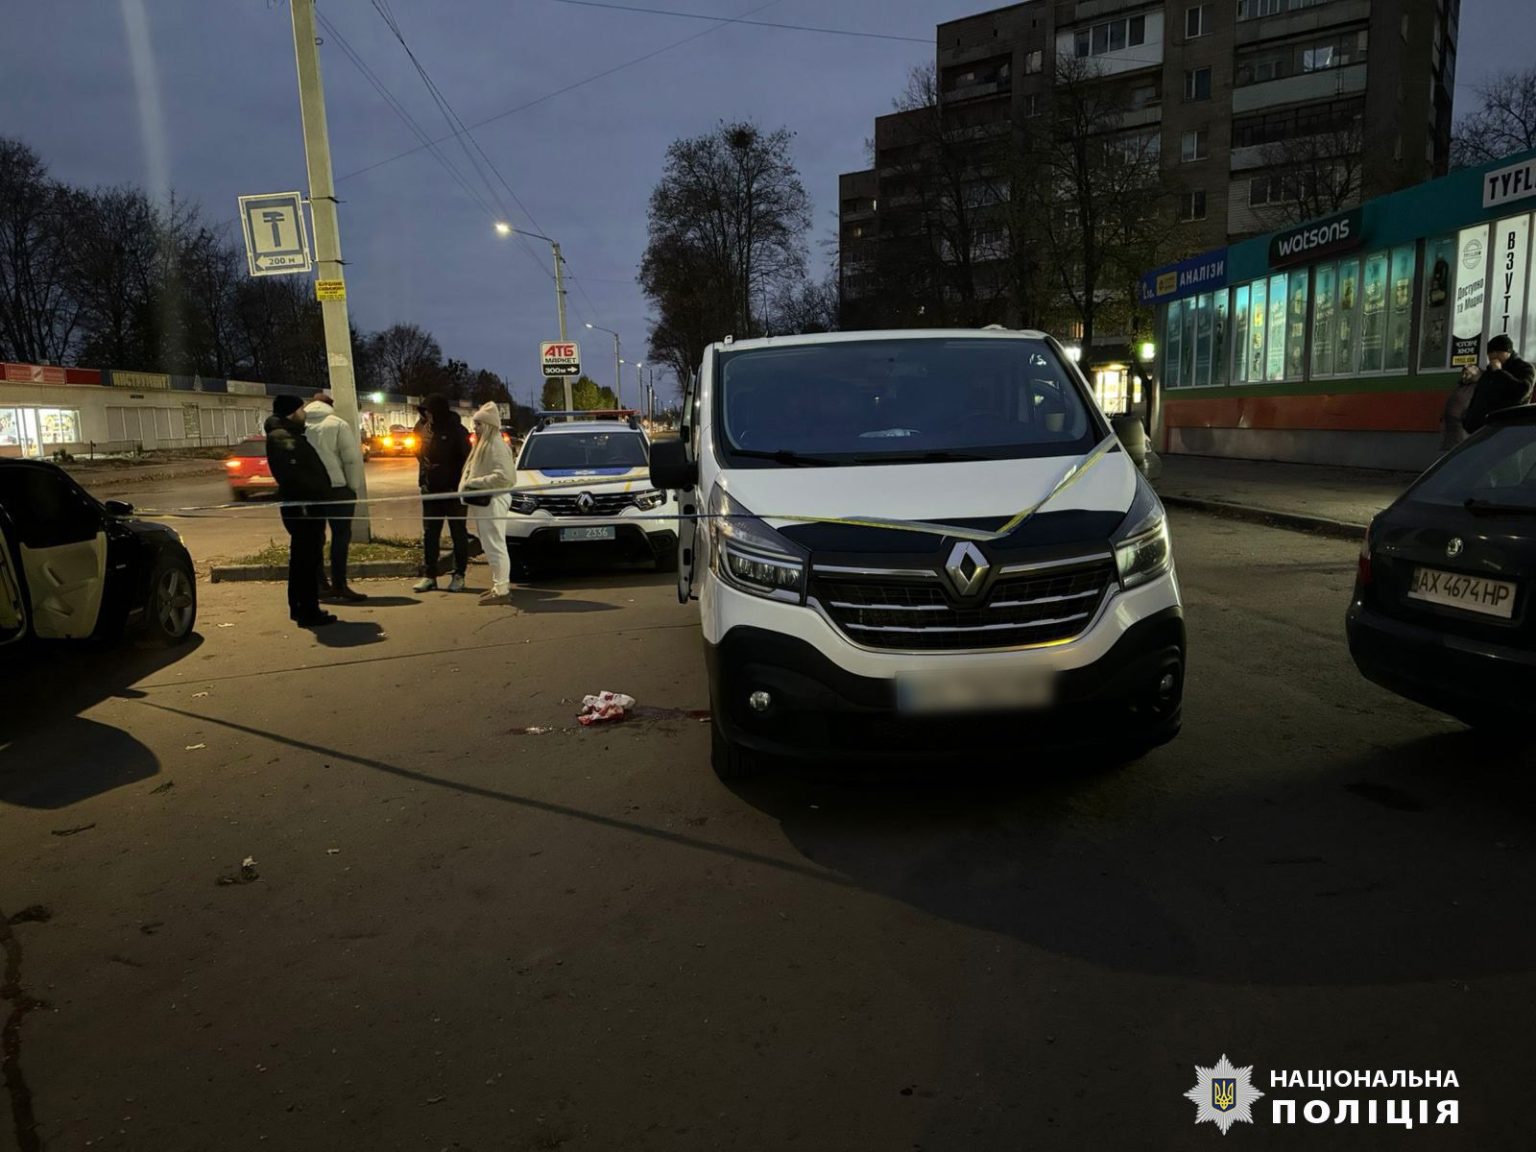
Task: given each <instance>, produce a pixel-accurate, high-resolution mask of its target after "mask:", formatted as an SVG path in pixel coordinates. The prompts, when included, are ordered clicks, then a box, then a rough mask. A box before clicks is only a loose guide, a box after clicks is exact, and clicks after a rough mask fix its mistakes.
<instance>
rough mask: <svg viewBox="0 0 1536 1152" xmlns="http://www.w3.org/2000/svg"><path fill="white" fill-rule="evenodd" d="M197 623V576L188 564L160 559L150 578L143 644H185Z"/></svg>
mask: <svg viewBox="0 0 1536 1152" xmlns="http://www.w3.org/2000/svg"><path fill="white" fill-rule="evenodd" d="M195 623H197V576H196V574H195V573H193V571H192V568H191V566H190V565H189V564H186V563H185V562H183V561H181V560H179V559H177V558H176V557H174V556H162V557H161V558H160V559H159V561H157V562H156V564H155V570H154V571H153V572H152V573H150V577H149V603H148V604H146V605H145V606H144V633H143V636H142V641H143V643H145V644H146V645H149V646H151V647H155V648H170V647H172V646H173V645H176V644H182V643H185V642H186V640H187V638H188V637H190V636H191V635H192V626H193V625H194V624H195Z"/></svg>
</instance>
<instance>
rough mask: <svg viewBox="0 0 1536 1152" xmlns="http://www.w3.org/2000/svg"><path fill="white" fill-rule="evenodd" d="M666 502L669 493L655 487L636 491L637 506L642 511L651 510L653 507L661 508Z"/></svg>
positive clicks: (635, 502)
mask: <svg viewBox="0 0 1536 1152" xmlns="http://www.w3.org/2000/svg"><path fill="white" fill-rule="evenodd" d="M666 502H667V494H666V493H665V492H658V491H657V490H656V489H654V488H650V489H647V490H646V491H644V492H637V493H635V500H634V504H635V507H636V508H638V509H640V511H642V512H650V511H652V510H653V509H656V508H660V507H661V506H662V505H663V504H665V503H666Z"/></svg>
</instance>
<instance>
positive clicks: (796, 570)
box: [709, 484, 807, 604]
mask: <svg viewBox="0 0 1536 1152" xmlns="http://www.w3.org/2000/svg"><path fill="white" fill-rule="evenodd" d="M709 539H710V544H711V548H710V554H711V556H712V557H713V560H714V566H715V573H716V575H718V576H719V577H720V579H722V580H724V581H725V582H726V583H727V584H729V585H730V586H731V587H733V588H737V589H740V590H741V591H743V592H749V593H751V594H752V595H754V596H766V597H768V598H770V599H773V600H787V601H790V602H792V603H795V604H800V603H803V602H804V600H805V568H806V558H807V554H806V552H805V550H804V549H803V548H801V547H799V546H798V545H796V544H794V543H793V542H792V541H790V540H788V539H786V538H785V537H783V536H781V535H779V533H777V532H775V531H774V530H773V529H772V528H770V527H769V526H768V525H767V524H765V523H764V522H763V521H762V520H761V519H760V518H759V517H757V516H755V515H753V513H751V512H749V511H748V510H747V509H746V508H744V507H742V505H741V503H740V502H739V501H737V500H733V499H732V498H731V497H730V496H727V495H726V493H725V489H723V488H721V487H720V486H719V485H718V484H716V485H715V489H714V491H713V492H711V493H710V495H709Z"/></svg>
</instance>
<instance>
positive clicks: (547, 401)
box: [539, 376, 575, 412]
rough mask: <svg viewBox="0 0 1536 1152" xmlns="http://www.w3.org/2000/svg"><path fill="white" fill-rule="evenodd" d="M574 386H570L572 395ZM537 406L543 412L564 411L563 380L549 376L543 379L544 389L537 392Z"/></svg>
mask: <svg viewBox="0 0 1536 1152" xmlns="http://www.w3.org/2000/svg"><path fill="white" fill-rule="evenodd" d="M574 392H575V388H574V387H573V388H572V393H573V395H574ZM539 407H540V408H542V409H543V410H544V411H545V412H563V411H565V381H564V380H562V379H560V378H559V377H557V376H551V377H549V378H548V379H546V380H545V381H544V391H543V392H541V393H539Z"/></svg>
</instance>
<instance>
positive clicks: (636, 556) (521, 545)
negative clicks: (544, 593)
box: [507, 410, 677, 572]
mask: <svg viewBox="0 0 1536 1152" xmlns="http://www.w3.org/2000/svg"><path fill="white" fill-rule="evenodd" d="M650 462H651V442H650V439H649V437H647V436H646V434H645V431H644V430H643V429H642V428H641V426H640V421H639V419H638V416H637V414H636V413H635V412H632V411H628V410H612V411H597V412H541V413H540V414H539V417H538V422H537V423H536V424H535V426H534V428H533V430H532V431H531V432H530V433H529V434H528V438H527V439H526V440H525V441H524V442H523V447H522V451H521V452H520V453H519V454H518V462H517V480H516V483H515V486H514V488H515V490H514V491H513V493H512V508H511V515H510V516H509V517H508V521H507V547H508V549H509V550H510V552H511V553H512V561H513V563H514V564H519V563H521V564H523V565H525V566H536V565H538V564H540V563H541V562H547V561H549V560H553V559H555V558H557V557H559V558H569V559H572V560H596V559H604V558H606V559H612V560H643V561H649V562H651V563H653V564H655V566H656V568H657V569H658V570H659V571H664V572H670V571H673V570H674V569H675V568H676V566H677V521H676V519H675V518H676V516H677V505H676V502H675V501H674V500H673V498H672V496H671V495H670V494H669V493H666V492H663V491H660V490H659V489H657V488H655V487H653V486H652V485H651V480H650Z"/></svg>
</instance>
